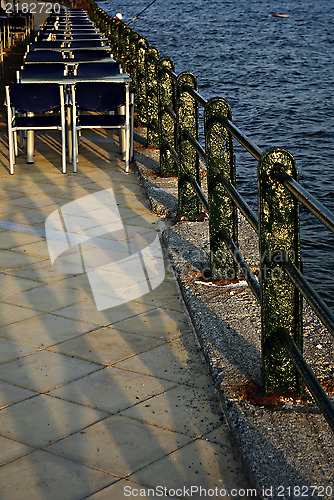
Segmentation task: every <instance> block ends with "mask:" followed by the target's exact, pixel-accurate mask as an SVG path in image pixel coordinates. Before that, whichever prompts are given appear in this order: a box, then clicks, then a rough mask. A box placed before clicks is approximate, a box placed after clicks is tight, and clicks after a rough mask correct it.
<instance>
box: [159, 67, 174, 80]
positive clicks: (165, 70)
mask: <svg viewBox="0 0 334 500" xmlns="http://www.w3.org/2000/svg"><path fill="white" fill-rule="evenodd" d="M162 71H164V72H165V73H167V75H169V76H170V77H171V78H173V80H174V82H176V81H177V74H176V73H174V71H172V70H171V69H169V68H167V67H166V66H163V67H162Z"/></svg>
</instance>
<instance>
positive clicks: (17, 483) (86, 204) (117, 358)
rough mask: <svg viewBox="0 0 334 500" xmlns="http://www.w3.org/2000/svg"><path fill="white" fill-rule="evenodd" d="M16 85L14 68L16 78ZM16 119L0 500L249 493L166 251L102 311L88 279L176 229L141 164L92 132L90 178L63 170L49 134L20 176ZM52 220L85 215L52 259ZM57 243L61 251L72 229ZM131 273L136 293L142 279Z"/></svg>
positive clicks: (0, 115)
mask: <svg viewBox="0 0 334 500" xmlns="http://www.w3.org/2000/svg"><path fill="white" fill-rule="evenodd" d="M15 50H16V51H17V52H15V53H13V54H12V55H11V56H10V54H9V53H6V55H5V57H13V59H12V60H14V61H17V63H18V66H19V64H20V63H19V60H20V57H21V59H22V56H23V52H24V48H23V47H18V48H16V49H15ZM14 56H15V57H14ZM11 64H13V63H11ZM5 69H6V64H5ZM7 69H8V68H7ZM13 77H15V72H11V73H10V74H9V73H8V72H7V70H6V71H5V78H4V82H9V81H10V78H13ZM2 90H3V89H2ZM1 102H3V100H2V101H1ZM5 123H6V116H5V110H4V108H3V107H1V108H0V136H1V141H0V150H1V154H2V157H1V158H2V159H1V165H0V198H1V204H0V249H1V266H2V267H1V269H0V285H2V286H0V313H1V320H0V348H1V355H0V464H1V465H0V484H1V494H0V496H1V500H2V499H3V500H21V499H22V500H26V498H33V499H34V500H53V499H56V500H58V499H60V498H61V499H64V500H84V499H86V498H94V499H96V500H104V499H106V498H108V500H109V499H111V498H112V499H115V500H122V499H123V498H127V497H129V496H132V497H133V498H135V497H137V496H138V494H140V497H142V498H145V497H147V498H150V497H152V494H153V493H154V494H155V493H156V492H158V493H159V497H160V498H186V497H187V496H186V493H184V490H183V488H184V487H185V486H186V485H190V484H193V485H194V486H196V487H199V486H202V487H203V488H208V487H218V486H219V487H220V490H221V493H219V495H218V496H217V498H227V495H230V494H231V492H232V491H233V488H234V489H235V492H236V494H234V495H233V498H243V494H242V491H239V490H240V488H241V487H242V486H243V487H244V488H246V487H248V486H249V481H248V478H247V477H246V476H245V475H244V473H243V470H242V464H241V462H240V459H239V456H238V455H236V454H235V450H234V448H233V444H232V442H231V440H230V431H229V428H228V426H227V424H226V421H225V419H224V415H223V412H222V409H221V406H220V401H219V398H218V395H217V393H216V390H215V388H214V385H213V382H212V379H211V376H210V374H209V372H208V370H207V365H206V362H205V360H204V358H203V356H202V353H201V350H200V348H199V345H198V343H197V339H196V337H195V335H194V332H193V330H192V326H191V324H190V322H189V317H188V315H187V313H186V311H185V309H184V305H183V301H182V297H181V296H180V294H179V291H178V288H177V284H176V281H175V278H174V275H173V271H172V269H171V267H170V266H169V265H168V261H167V260H166V258H165V256H164V257H163V259H164V261H162V260H160V263H159V264H160V266H161V265H162V264H164V269H163V270H162V271H161V275H159V283H158V280H157V281H155V282H153V281H152V280H151V281H152V282H150V283H151V289H150V290H146V289H145V292H147V293H144V292H143V293H142V295H141V296H137V297H136V298H132V299H131V300H130V297H129V296H127V295H123V296H121V299H122V301H123V302H121V303H119V304H118V305H117V306H116V305H115V303H113V305H114V307H110V303H108V304H107V303H105V304H106V305H108V307H107V306H106V307H105V308H104V309H101V308H100V310H99V309H98V307H97V301H96V300H95V299H96V295H95V296H94V292H93V290H92V288H91V281H89V280H88V277H87V273H86V271H87V270H88V271H89V272H96V273H97V272H98V270H99V269H100V268H101V267H102V266H104V265H105V264H108V258H109V259H110V258H111V254H110V253H109V254H108V252H107V251H106V249H108V248H109V247H110V244H111V242H113V243H114V247H113V250H114V254H113V258H115V255H116V253H117V252H118V251H119V248H120V245H121V244H122V245H124V243H126V245H127V247H128V249H129V250H131V251H134V250H135V245H134V243H133V241H132V237H133V236H134V235H137V240H136V241H137V243H138V242H139V243H140V244H141V245H142V246H143V245H149V244H150V243H151V242H152V241H153V238H152V235H154V238H156V236H158V239H157V240H156V241H157V242H158V243H159V242H160V239H159V235H161V233H162V231H163V230H164V229H165V228H166V227H168V225H169V222H168V220H167V219H165V218H159V217H157V216H156V215H155V214H153V213H152V211H151V210H150V208H149V206H148V204H147V201H146V198H145V196H144V195H143V191H142V188H141V186H140V183H139V179H138V175H137V170H136V167H135V165H134V164H133V165H132V166H131V171H130V173H128V174H126V173H125V171H124V163H123V161H122V159H121V154H120V152H119V141H118V137H117V136H115V135H113V134H112V133H110V132H108V133H105V132H104V131H100V130H99V131H97V132H87V133H84V134H83V135H84V137H83V140H82V143H81V146H80V154H79V164H78V173H77V174H73V173H72V172H71V168H72V166H71V165H68V173H67V174H66V175H63V174H62V173H61V166H60V164H61V161H60V142H59V134H56V133H55V134H52V133H47V134H41V135H40V136H39V137H37V138H36V141H35V162H34V165H27V163H26V156H25V150H24V148H23V149H20V150H19V156H18V158H17V163H16V166H15V174H14V175H13V176H10V175H9V173H8V151H7V135H6V126H5ZM101 193H102V194H103V193H104V195H107V194H108V193H109V198H110V193H113V196H115V199H116V200H117V207H118V210H119V211H120V213H121V220H122V224H124V226H126V227H127V228H128V231H127V232H124V231H123V233H122V232H121V231H118V233H117V234H116V231H115V232H114V233H111V231H113V227H114V226H113V222H114V221H113V217H112V216H111V213H110V210H109V211H108V207H109V209H110V205H108V203H105V206H104V209H105V210H102V211H101V207H100V206H99V205H98V204H96V202H95V207H94V200H95V201H96V198H98V197H99V196H101ZM73 202H74V204H73V205H71V206H72V207H75V206H76V210H75V212H76V213H74V212H71V211H68V210H69V204H71V203H73ZM65 205H66V207H64V206H65ZM94 210H95V214H94ZM52 214H56V215H53V217H57V216H58V215H59V217H60V215H62V217H63V220H64V218H66V217H67V216H71V217H72V216H73V220H72V222H73V224H72V229H75V232H74V231H72V232H71V238H72V240H71V243H73V244H71V245H70V248H69V249H68V250H67V251H66V252H65V251H64V253H63V254H62V255H59V256H58V257H57V258H56V259H55V261H54V262H53V263H52V262H51V259H50V254H49V250H50V245H48V242H49V241H48V240H47V232H46V226H45V221H46V219H47V217H49V216H51V215H52ZM109 219H111V220H109ZM94 221H95V222H94ZM66 232H67V235H66V234H65V233H66ZM150 233H152V234H151V236H150ZM78 236H80V237H85V238H87V244H86V248H85V249H84V248H83V245H82V244H81V243H78V244H74V243H75V242H76V241H77V240H75V237H78ZM57 237H58V240H57V241H58V243H59V242H60V243H61V244H63V243H64V241H65V240H66V238H70V237H69V231H68V228H66V231H65V227H64V226H60V230H59V232H58V233H57ZM150 238H151V239H150ZM66 241H67V240H66ZM145 242H146V243H145ZM108 245H109V247H108ZM159 245H160V243H159ZM63 246H64V245H63ZM55 247H57V251H58V250H59V248H60V247H61V245H55ZM143 250H145V249H143V248H142V247H140V252H142V253H141V255H142V256H143V255H144V257H145V256H147V254H145V252H144V251H143ZM86 252H88V254H87V255H88V257H89V258H88V257H87V261H86V264H87V262H88V264H89V265H87V266H86V268H85V266H84V265H83V262H84V260H83V256H85V255H86ZM140 252H138V253H140ZM121 256H124V252H123V253H122V252H121V251H120V254H119V257H121ZM94 261H95V262H94ZM93 264H94V265H93ZM127 269H128V278H129V282H130V281H132V284H133V283H134V282H136V280H137V279H138V276H139V274H140V273H138V270H137V269H136V268H133V270H132V272H130V267H128V268H127ZM157 269H158V266H157ZM161 269H162V267H161ZM114 271H115V270H114ZM113 281H114V282H112V283H110V282H109V284H108V285H106V283H105V282H101V288H100V290H98V291H97V292H96V293H97V294H98V292H99V293H100V294H101V295H103V294H108V286H111V285H112V290H113V291H114V292H115V293H116V292H117V293H119V294H120V290H121V291H122V290H124V288H126V286H127V282H126V281H125V280H124V276H123V277H122V279H121V276H120V273H119V270H118V272H116V271H115V272H114V280H113ZM152 283H153V285H152ZM155 285H156V286H155ZM142 291H143V290H142ZM106 296H107V295H106ZM119 300H120V299H119ZM159 487H161V488H165V490H159V489H157V488H159ZM167 489H168V491H167ZM223 490H224V491H225V493H224V494H223V493H222V491H223ZM239 493H240V494H239ZM196 495H197V498H198V492H196ZM196 495H193V498H196Z"/></svg>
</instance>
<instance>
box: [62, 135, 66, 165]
mask: <svg viewBox="0 0 334 500" xmlns="http://www.w3.org/2000/svg"><path fill="white" fill-rule="evenodd" d="M61 157H62V167H63V174H66V130H65V126H64V127H63V128H62V130H61Z"/></svg>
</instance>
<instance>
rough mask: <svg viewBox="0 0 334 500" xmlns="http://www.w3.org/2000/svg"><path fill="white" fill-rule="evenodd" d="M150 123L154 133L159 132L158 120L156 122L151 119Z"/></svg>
mask: <svg viewBox="0 0 334 500" xmlns="http://www.w3.org/2000/svg"><path fill="white" fill-rule="evenodd" d="M151 123H152V125H153V127H154V129H155V131H156V132H159V128H160V127H159V122H158V120H156V119H155V118H153V120H152V122H151Z"/></svg>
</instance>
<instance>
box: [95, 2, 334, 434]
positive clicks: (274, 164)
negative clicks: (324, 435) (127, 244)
mask: <svg viewBox="0 0 334 500" xmlns="http://www.w3.org/2000/svg"><path fill="white" fill-rule="evenodd" d="M92 1H93V0H92ZM100 10H101V9H100ZM101 11H102V10H101ZM102 12H103V11H102ZM104 14H105V13H104ZM102 17H103V22H102V24H103V25H104V24H106V23H107V21H106V19H105V16H102ZM111 22H113V21H111ZM118 23H119V22H118ZM118 26H121V25H120V24H118ZM129 30H130V31H131V29H130V28H128V27H126V29H125V28H124V30H123V31H124V36H125V37H126V43H125V46H126V50H129V46H130V45H131V42H130V35H129ZM111 31H112V30H111V29H110V30H109V32H110V33H111ZM121 32H122V29H119V30H118V31H117V33H118V34H119V33H121ZM113 36H114V35H113ZM117 36H118V35H117ZM117 36H116V38H117ZM133 39H137V40H138V39H139V40H140V39H141V40H142V42H143V43H142V44H141V53H140V54H139V49H138V51H137V53H136V52H135V51H134V52H133V51H132V52H131V58H132V62H133V64H132V65H131V66H130V70H133V71H134V76H135V78H134V84H136V83H138V82H140V84H141V85H143V81H144V79H143V78H142V76H141V77H140V75H142V73H140V71H144V69H143V68H144V66H145V64H146V63H145V56H144V55H143V47H148V44H147V41H146V40H145V39H143V37H140V35H138V34H136V36H134V37H133ZM116 42H117V43H119V40H116ZM118 49H119V47H117V53H118ZM124 50H125V49H124ZM124 50H123V49H122V50H120V51H119V53H120V54H121V58H122V59H123V60H124V61H125V63H126V64H128V63H129V53H124ZM152 50H153V52H155V53H156V54H158V51H157V49H155V48H154V49H152ZM136 54H137V56H136ZM133 57H134V58H136V57H137V58H138V59H137V60H135V59H133ZM147 61H148V63H152V64H153V65H154V71H153V73H152V74H153V75H155V76H153V78H156V79H157V81H158V79H159V77H160V74H161V75H164V76H163V78H165V79H167V80H168V79H170V83H171V87H170V88H169V87H168V82H167V83H166V84H165V87H161V88H160V87H159V85H158V84H157V85H156V88H158V91H156V90H155V87H154V86H153V87H152V86H151V87H150V89H149V90H148V91H147V94H146V96H145V98H146V99H147V98H150V99H152V100H155V104H154V106H155V108H154V109H155V110H156V111H155V113H156V114H155V115H154V116H152V118H151V120H150V122H148V124H149V125H150V127H151V129H152V137H153V138H154V140H156V138H157V136H159V137H160V139H159V147H160V161H161V158H162V157H163V158H164V161H167V164H169V165H172V164H174V165H176V166H177V168H178V169H179V171H180V177H179V206H180V200H183V198H182V197H184V196H185V194H184V193H188V192H189V190H188V188H187V187H186V186H187V185H188V186H189V185H190V186H191V187H192V189H193V191H194V194H195V198H196V199H198V200H199V201H200V203H201V205H202V206H203V207H204V210H205V211H206V212H208V213H210V210H211V206H212V204H213V206H214V204H215V201H212V199H211V200H210V196H211V197H212V194H211V195H210V183H211V184H212V185H213V186H214V188H216V186H218V185H221V186H223V187H224V195H222V193H221V192H220V191H219V194H218V195H217V196H218V198H215V200H216V199H218V200H219V199H220V198H219V197H222V196H226V198H224V200H225V201H224V202H226V199H228V200H230V202H231V203H232V205H230V209H231V210H232V208H231V207H237V208H238V209H239V210H240V212H241V213H242V214H243V215H244V217H245V218H246V220H247V221H248V223H249V224H250V225H251V227H252V228H253V229H254V230H255V232H256V233H257V234H258V235H259V239H260V241H261V245H263V240H264V239H268V238H269V237H271V235H270V232H268V227H270V221H269V226H268V221H264V220H263V218H266V217H267V211H266V210H263V207H262V208H261V209H259V214H260V215H259V219H258V218H257V217H256V215H255V214H254V213H253V211H252V210H251V209H250V208H249V206H248V205H247V203H246V201H245V200H244V199H243V197H242V196H241V195H240V193H239V192H238V191H237V189H236V187H235V185H234V183H235V163H234V155H233V149H232V148H233V145H232V137H233V138H234V139H236V140H237V142H239V144H241V146H243V147H244V148H245V149H246V151H248V152H249V153H250V154H251V155H252V156H253V157H254V158H255V159H256V160H257V161H258V162H259V176H260V175H261V172H260V166H261V169H262V170H263V171H264V172H265V175H266V179H267V180H266V182H269V183H270V182H271V183H272V184H271V186H274V187H275V189H276V188H277V186H282V188H284V196H285V197H287V196H288V198H287V199H288V201H289V203H290V205H289V206H290V209H289V210H287V211H286V213H289V217H290V219H291V213H293V215H294V216H295V215H296V216H297V217H298V203H299V202H301V203H302V204H303V205H304V206H305V207H306V208H307V209H308V210H309V211H310V212H311V213H312V214H313V215H314V216H316V217H317V218H318V220H320V221H321V222H322V223H323V224H324V225H325V226H326V227H327V228H328V229H329V230H330V231H332V232H334V215H333V213H332V212H331V211H330V210H328V209H327V208H326V207H324V206H323V205H322V203H320V202H319V200H317V199H316V198H315V197H314V196H313V195H312V194H310V193H309V192H308V191H307V190H306V189H305V188H303V187H302V186H301V185H300V184H299V183H298V182H297V173H296V169H295V166H294V160H293V158H292V156H291V155H290V153H288V152H286V151H284V150H280V149H279V148H277V149H275V150H272V151H269V152H267V151H262V150H261V149H260V148H259V147H258V146H257V145H256V144H255V143H254V142H253V141H252V140H251V139H249V138H248V137H247V136H246V135H245V134H244V133H243V132H242V131H241V130H240V129H239V128H238V127H237V126H236V125H235V124H234V123H233V122H232V115H231V113H230V111H229V106H228V104H227V103H226V101H224V100H222V99H221V98H214V99H211V100H209V101H208V100H206V99H205V98H204V97H203V96H201V94H200V93H199V92H198V90H197V84H196V79H195V77H193V75H191V74H190V73H182V74H181V75H179V76H178V75H177V74H176V73H175V71H174V64H173V62H172V61H171V60H170V59H168V58H161V59H159V57H156V55H153V54H152V53H150V52H149V53H148V58H147ZM160 62H162V64H161V65H160ZM140 68H142V70H140ZM145 68H146V66H145ZM157 68H159V71H158V70H157ZM159 84H160V83H159ZM175 89H177V90H175ZM141 91H142V89H141ZM174 93H175V94H177V99H178V103H179V104H178V106H179V107H180V109H179V108H178V106H176V107H175V106H174ZM185 93H187V94H188V95H189V96H190V97H191V99H193V102H194V103H196V105H195V106H194V105H193V103H191V102H190V101H189V100H187V98H186V97H185V95H184V94H185ZM162 96H164V97H167V99H165V101H164V104H163V105H162V104H161V102H160V101H161V97H162ZM145 98H143V96H142V95H141V96H139V98H138V102H140V103H143V102H145ZM223 101H224V102H223ZM171 102H172V103H173V104H171ZM180 103H181V104H180ZM158 105H159V106H160V108H159V111H157V109H158ZM182 105H185V110H182ZM198 105H201V106H202V107H203V108H204V115H205V116H204V118H205V120H204V121H205V125H206V127H207V129H209V130H210V127H212V126H213V125H214V126H215V127H216V124H217V123H218V124H220V125H221V126H222V129H223V130H225V131H227V134H230V136H231V140H230V139H229V136H226V134H225V133H224V134H225V135H224V134H222V137H221V138H219V140H221V141H222V148H221V153H223V152H224V156H226V158H227V160H226V159H224V161H225V160H226V161H225V163H224V168H226V169H227V172H223V171H221V170H219V168H218V170H215V169H216V165H217V164H218V167H219V165H220V163H219V161H220V158H219V154H218V157H216V156H215V155H217V151H218V150H219V147H217V145H215V151H214V153H212V151H210V154H209V153H208V152H207V151H206V149H204V148H203V147H202V146H201V144H200V143H199V140H198V124H197V128H196V129H194V128H193V125H194V120H195V121H196V120H198V111H197V107H196V106H198ZM215 105H216V107H215ZM148 107H149V106H148V102H146V104H145V106H144V107H143V108H145V109H144V111H145V112H147V109H148ZM221 110H224V112H222V111H221ZM182 113H185V115H183V114H182ZM192 113H193V115H194V116H192V117H191V119H190V115H191V114H192ZM182 116H186V120H185V121H186V122H187V125H186V126H184V124H183V123H180V122H179V118H180V117H181V118H180V119H182ZM166 124H167V128H169V129H170V130H171V131H173V129H174V135H173V141H174V142H173V141H171V142H169V141H168V134H167V136H166V137H165V136H164V137H163V138H162V135H161V134H162V130H161V127H162V126H164V125H166ZM151 129H150V130H151ZM148 130H149V128H148ZM194 132H195V133H194ZM150 133H151V132H150ZM215 133H217V130H216V128H215ZM206 134H207V132H206ZM218 135H219V134H218ZM195 136H196V137H195ZM175 138H176V139H175ZM207 141H208V143H209V142H210V141H209V139H207V136H206V143H207ZM229 141H230V142H229ZM181 143H182V145H180V144H181ZM188 146H190V147H191V148H193V150H189V148H188ZM190 151H194V152H195V156H193V153H192V152H190ZM271 154H273V155H272V156H271ZM187 156H189V157H190V160H189V161H188V159H187ZM221 156H223V155H221ZM281 157H282V158H283V160H284V161H283V163H282V162H281V160H280V158H281ZM169 158H171V159H172V162H171V163H170V160H169ZM185 158H186V159H187V161H188V163H189V165H191V168H190V170H189V171H187V168H185V167H184V165H183V162H184V161H185V160H184V159H185ZM199 158H202V160H203V161H204V163H206V164H207V165H206V166H207V172H208V185H209V199H207V197H206V196H205V194H204V193H203V190H202V189H201V186H200V176H199V167H198V159H199ZM217 158H218V160H217ZM276 159H277V161H276ZM266 162H267V163H266ZM284 162H285V164H284ZM209 165H210V168H209ZM211 169H213V173H212V172H211ZM266 169H267V170H266ZM273 183H275V184H273ZM259 187H260V189H261V182H260V180H259ZM274 187H272V189H274ZM262 189H263V188H262ZM266 189H267V188H266ZM180 193H181V195H180ZM260 193H261V191H260ZM273 193H274V191H273ZM262 195H263V196H264V197H265V196H268V194H267V193H266V194H263V193H262ZM191 196H192V195H191ZM274 196H277V195H276V193H274ZM192 200H193V198H192ZM182 203H184V202H183V201H182ZM182 203H181V205H182ZM263 203H264V202H263ZM185 205H187V204H185ZM188 205H189V206H188ZM188 205H187V210H188V213H190V212H189V210H190V208H189V207H190V206H191V207H192V208H191V210H192V209H194V207H195V210H197V213H199V212H198V208H196V204H194V202H193V201H191V203H190V204H188ZM214 208H215V207H214ZM182 209H183V206H181V210H182ZM234 210H235V214H236V209H234V208H233V210H232V212H233V213H234ZM233 213H232V219H233V225H234V226H233V227H234V229H233V231H234V230H235V220H236V221H237V218H236V216H235V214H234V215H233ZM194 217H195V216H194ZM181 219H182V217H181ZM232 219H231V220H232ZM193 220H196V217H195V218H194V219H193ZM298 220H299V219H298ZM293 221H294V219H292V224H291V221H290V225H291V227H293V231H294V233H293V237H290V240H291V241H290V243H289V244H291V245H297V246H296V248H297V250H298V249H299V229H298V224H297V223H293ZM264 223H265V224H267V225H266V226H264V227H265V228H266V229H265V230H264V229H262V224H264ZM236 224H237V222H236ZM236 227H237V226H236ZM236 230H237V229H236ZM233 231H231V230H230V229H229V228H226V227H225V226H224V225H222V226H219V227H218V229H217V230H216V232H215V233H214V234H213V236H212V238H211V240H210V244H215V243H216V240H217V241H222V242H223V243H224V244H225V245H226V248H227V249H228V250H229V253H230V254H231V255H232V259H233V262H234V263H236V264H237V265H238V267H239V269H241V270H242V272H243V275H244V277H245V279H246V280H247V282H248V284H249V286H250V289H251V290H252V292H253V293H254V295H255V296H256V298H257V299H258V300H259V301H261V305H262V308H263V307H264V303H263V300H264V299H263V296H264V289H263V283H262V278H263V277H262V276H260V277H261V279H260V282H259V281H258V280H257V279H256V277H255V276H254V274H253V273H252V271H251V270H250V268H249V266H248V264H247V262H246V261H245V259H244V257H243V256H242V254H241V252H240V250H239V249H238V247H237V244H236V242H235V241H234V237H233V234H234V233H233ZM263 231H265V235H264V234H263ZM296 231H298V235H297V236H295V233H296ZM261 238H262V239H261ZM218 247H219V245H218ZM261 248H263V247H261ZM268 248H269V247H268ZM274 248H275V247H274ZM277 248H279V247H277ZM282 248H284V246H283V247H282ZM291 248H294V247H291ZM292 251H294V250H292ZM298 251H299V250H298ZM273 254H275V251H274V252H273ZM260 255H261V256H262V253H260ZM272 259H273V257H272V256H271V257H270V258H269V260H268V261H267V262H266V264H265V265H269V267H270V266H272V265H273V264H272ZM260 260H261V266H263V263H262V257H261V259H260ZM294 260H295V262H293V261H292V260H291V259H290V258H282V259H278V263H277V266H279V267H280V268H282V269H283V271H284V276H286V277H287V278H288V279H289V280H290V281H289V282H290V283H291V284H292V286H293V288H294V290H295V291H296V292H295V295H294V296H295V299H294V300H295V302H294V303H292V304H294V305H293V307H292V310H293V311H295V312H294V313H292V315H294V314H295V315H296V318H297V319H296V321H297V323H298V321H299V319H300V317H301V316H300V315H299V314H298V313H297V310H298V309H300V308H301V303H300V302H299V300H300V299H299V298H298V297H299V295H298V294H299V293H300V294H302V295H303V296H304V297H305V298H306V300H307V301H308V302H309V304H310V305H311V308H312V310H313V311H314V312H315V314H316V315H317V316H318V318H319V319H320V320H321V321H322V323H323V324H324V325H325V326H326V328H327V329H328V331H329V332H330V333H332V334H333V335H334V315H333V313H332V311H331V310H330V309H329V308H328V306H327V305H326V304H325V303H324V301H323V300H322V299H321V298H320V297H319V296H318V294H317V293H316V292H315V291H314V289H313V287H312V286H311V285H310V284H309V282H308V281H307V280H306V278H305V277H304V276H303V274H302V273H301V271H300V269H299V267H300V257H299V255H296V256H295V257H294ZM277 266H276V267H277ZM260 271H261V272H263V269H262V267H261V270H260ZM266 293H267V292H266ZM297 323H296V332H297V335H296V339H294V338H292V335H291V331H292V330H291V328H292V327H291V328H290V327H289V328H290V330H288V329H287V328H281V327H278V328H276V327H275V328H276V329H274V330H273V331H272V337H274V336H275V337H276V338H277V341H278V342H279V343H280V344H281V345H282V346H283V348H284V350H285V351H286V352H287V354H288V356H289V358H290V359H291V360H292V363H293V365H294V366H295V369H296V371H297V372H298V373H299V374H300V375H301V377H302V379H303V380H304V383H305V384H306V386H307V387H308V389H309V391H310V393H311V394H312V396H313V397H314V399H315V401H316V403H317V404H318V406H319V408H320V410H321V411H322V413H323V415H324V416H325V418H326V419H327V421H328V422H329V425H330V426H331V429H332V430H333V431H334V407H333V405H332V403H331V401H330V399H329V397H328V396H327V394H326V393H325V392H324V391H323V389H322V387H321V385H320V383H319V381H318V380H317V378H316V377H315V375H314V374H313V372H312V370H311V369H310V368H309V366H308V365H307V364H306V361H305V359H304V358H303V356H302V353H301V351H300V349H299V347H298V345H297V344H298V342H299V340H298V338H299V337H298V328H297V326H298V325H297ZM287 324H289V323H287ZM262 326H263V325H262ZM263 328H264V327H263ZM269 330H270V329H269ZM293 331H295V330H293ZM263 345H264V344H263ZM296 380H297V379H296ZM298 384H299V383H298V381H297V383H296V387H297V386H298V387H301V386H300V385H298Z"/></svg>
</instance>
